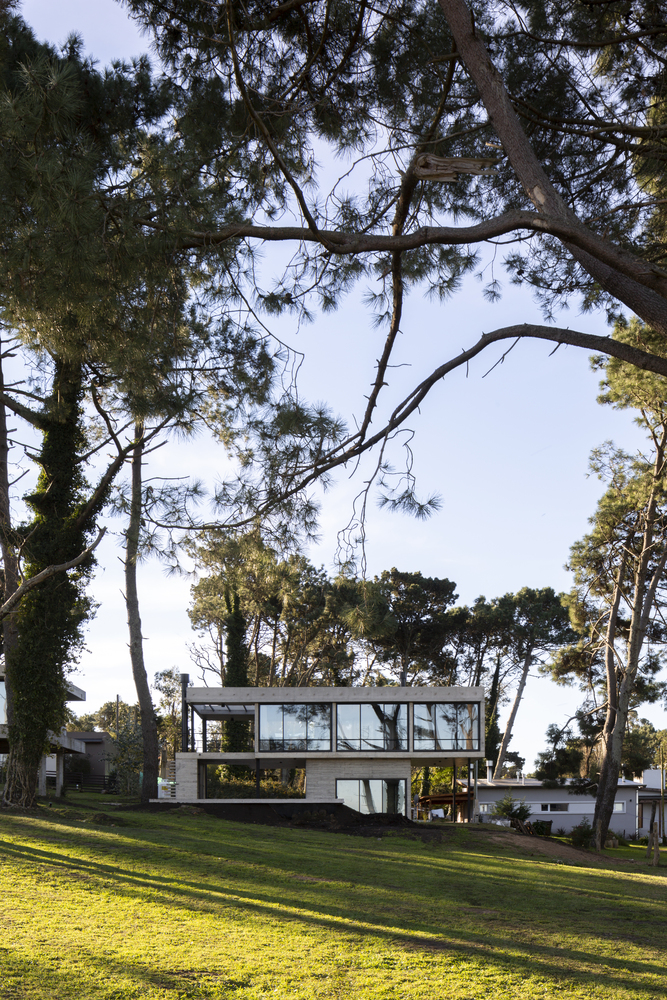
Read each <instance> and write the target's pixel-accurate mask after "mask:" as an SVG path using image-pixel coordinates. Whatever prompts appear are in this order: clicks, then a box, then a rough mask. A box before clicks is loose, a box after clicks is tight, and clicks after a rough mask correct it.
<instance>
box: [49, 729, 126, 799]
mask: <svg viewBox="0 0 667 1000" xmlns="http://www.w3.org/2000/svg"><path fill="white" fill-rule="evenodd" d="M67 735H68V736H69V737H70V739H73V740H77V742H79V743H82V744H83V746H84V748H85V750H84V754H85V755H84V756H83V757H80V756H77V757H76V758H74V759H73V760H71V761H70V763H69V766H68V778H67V782H68V784H69V783H70V782H73V783H74V784H77V785H80V786H81V787H83V786H84V785H88V786H91V787H92V788H93V789H96V788H99V789H102V788H104V787H105V786H106V779H107V777H108V775H109V773H110V771H112V770H113V764H112V763H110V761H111V758H112V757H113V754H114V751H115V749H116V742H115V740H114V739H112V737H111V736H110V735H109V733H104V732H100V733H98V732H95V731H87V732H76V731H72V730H70V731H69V732H68V733H67ZM55 768H56V756H55V755H54V754H53V755H51V756H50V757H47V758H46V774H47V777H50V776H52V775H53V774H54V772H55Z"/></svg>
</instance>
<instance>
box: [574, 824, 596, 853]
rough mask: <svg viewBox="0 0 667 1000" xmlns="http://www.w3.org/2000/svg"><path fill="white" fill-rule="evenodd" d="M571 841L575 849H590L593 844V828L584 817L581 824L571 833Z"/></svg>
mask: <svg viewBox="0 0 667 1000" xmlns="http://www.w3.org/2000/svg"><path fill="white" fill-rule="evenodd" d="M570 840H571V841H572V846H573V847H583V848H586V849H588V848H589V847H590V846H591V845H592V843H593V827H592V826H591V824H590V823H589V822H588V819H587V818H586V817H585V816H584V818H583V819H582V821H581V823H578V824H577V826H575V828H574V829H573V830H572V832H571V833H570Z"/></svg>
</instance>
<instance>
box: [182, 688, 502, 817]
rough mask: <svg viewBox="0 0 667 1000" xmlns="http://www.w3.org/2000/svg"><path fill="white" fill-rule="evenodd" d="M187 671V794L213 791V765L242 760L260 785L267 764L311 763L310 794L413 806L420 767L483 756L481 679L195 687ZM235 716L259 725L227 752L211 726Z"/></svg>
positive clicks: (396, 808)
mask: <svg viewBox="0 0 667 1000" xmlns="http://www.w3.org/2000/svg"><path fill="white" fill-rule="evenodd" d="M181 680H182V683H183V714H182V718H183V723H184V731H183V734H182V740H181V745H182V746H183V747H187V748H188V749H187V750H184V751H183V752H181V753H177V754H176V794H175V798H176V800H177V801H180V802H194V801H198V800H201V799H206V798H208V794H207V773H208V770H209V768H211V767H214V768H217V767H219V766H220V765H221V764H237V765H238V764H243V765H245V766H247V767H251V768H253V769H254V770H255V772H256V775H257V786H258V790H259V776H260V773H261V771H262V770H267V769H271V770H272V769H275V768H281V769H287V768H305V769H306V800H307V801H308V802H310V803H312V804H316V803H321V804H324V803H333V802H344V803H345V805H348V806H350V807H351V808H353V809H356V810H358V811H359V812H362V813H374V812H388V813H403V814H406V813H407V811H408V806H409V803H410V780H411V768H412V767H423V766H424V765H426V764H428V765H432V766H437V767H451V766H452V765H454V766H456V767H461V768H471V767H472V765H473V764H474V762H475V761H476V760H479V759H481V758H483V757H484V690H483V688H481V687H476V688H462V687H429V688H426V687H390V686H387V687H375V688H368V687H338V688H331V687H302V688H294V687H285V688H273V687H264V688H194V687H192V688H189V687H187V683H188V677H187V675H186V674H183V675H181ZM231 719H242V720H247V721H249V722H250V723H251V727H250V728H251V733H252V735H251V737H250V740H249V743H248V746H247V747H246V748H245V749H244V750H241V751H240V752H237V753H223V752H221V751H220V750H219V744H218V743H216V741H215V740H210V739H209V738H208V727H209V726H210V724H211V723H219V722H224V721H227V720H231ZM258 798H259V796H258ZM226 801H228V802H229V801H230V800H226ZM231 801H233V800H231ZM245 801H246V802H250V801H253V800H245ZM262 801H266V800H262ZM292 801H293V800H292Z"/></svg>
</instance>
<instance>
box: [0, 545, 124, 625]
mask: <svg viewBox="0 0 667 1000" xmlns="http://www.w3.org/2000/svg"><path fill="white" fill-rule="evenodd" d="M106 530H107V529H106V528H102V530H101V531H100V533H99V534H98V536H97V538H96V539H95V541H94V542H93V543H92V545H89V546H88V548H87V549H84V550H83V552H81V553H80V554H79V555H78V556H76V558H74V559H70V560H69V562H64V563H60V564H59V565H57V566H47V567H46V569H43V570H41V572H39V573H37V574H36V575H35V576H31V577H30V579H29V580H26V581H25V583H22V584H21V586H20V587H19V588H18V589H17V590H15V591H14V593H13V594H12V596H11V597H9V598H7V600H6V601H5V602H4V604H0V621H1V620H2V619H3V618H6V617H7V615H9V614H11V612H12V611H13V610H14V608H15V607H16V605H17V604H19V603H20V601H21V600H22V599H23V598H24V597H25V595H26V594H27V593H28V592H29V591H30V590H32V589H33V587H37V586H39V584H40V583H44V581H45V580H48V579H50V578H51V577H52V576H55V575H56V574H57V573H66V572H67V570H68V569H74V567H75V566H79V565H80V564H81V563H82V562H83V561H84V560H85V559H87V558H88V556H89V555H90V554H91V552H94V551H95V549H96V548H97V546H98V545H99V544H100V542H101V541H102V539H103V538H104V536H105V534H106Z"/></svg>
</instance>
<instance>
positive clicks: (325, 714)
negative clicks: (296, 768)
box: [259, 705, 331, 753]
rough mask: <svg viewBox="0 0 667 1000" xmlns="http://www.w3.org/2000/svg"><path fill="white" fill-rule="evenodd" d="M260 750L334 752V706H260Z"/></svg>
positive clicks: (266, 751)
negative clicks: (332, 738) (332, 725)
mask: <svg viewBox="0 0 667 1000" xmlns="http://www.w3.org/2000/svg"><path fill="white" fill-rule="evenodd" d="M259 749H260V750H261V751H262V752H263V753H282V752H283V751H285V750H331V705H260V706H259Z"/></svg>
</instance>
